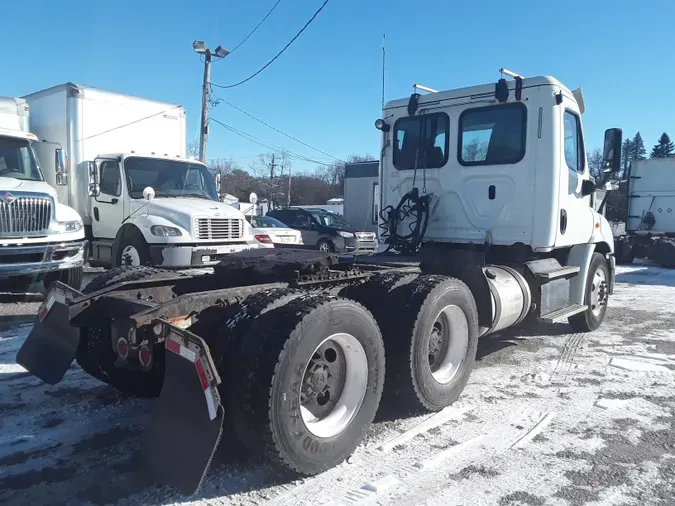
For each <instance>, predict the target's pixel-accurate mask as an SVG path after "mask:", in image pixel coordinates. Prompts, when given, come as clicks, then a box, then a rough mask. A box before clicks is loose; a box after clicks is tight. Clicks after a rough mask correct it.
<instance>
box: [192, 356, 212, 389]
mask: <svg viewBox="0 0 675 506" xmlns="http://www.w3.org/2000/svg"><path fill="white" fill-rule="evenodd" d="M195 367H196V368H197V375H198V376H199V381H201V383H202V390H206V389H208V388H209V381H208V379H207V378H206V372H205V371H204V367H203V366H202V363H201V361H200V360H197V361H196V362H195Z"/></svg>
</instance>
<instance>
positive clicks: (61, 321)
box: [16, 283, 82, 385]
mask: <svg viewBox="0 0 675 506" xmlns="http://www.w3.org/2000/svg"><path fill="white" fill-rule="evenodd" d="M80 295H82V294H81V293H80V292H78V291H76V290H74V289H72V288H70V287H68V286H67V285H64V284H62V283H55V284H54V285H52V289H51V290H50V291H49V293H48V294H47V297H46V298H45V301H44V302H43V304H42V305H41V306H40V309H39V311H38V316H37V317H36V318H35V321H34V323H33V328H32V330H31V331H30V334H28V337H27V338H26V340H25V341H24V343H23V345H22V346H21V348H20V349H19V351H18V353H17V354H16V362H17V364H19V365H20V366H22V367H24V368H25V369H27V370H28V371H30V372H31V373H32V374H34V375H35V376H37V377H38V378H40V379H41V380H42V381H44V382H45V383H48V384H50V385H55V384H56V383H58V382H59V381H61V380H62V379H63V376H64V374H65V373H66V371H67V370H68V368H69V367H70V364H71V363H72V361H73V359H74V358H75V352H76V351H77V346H78V344H79V343H80V329H79V328H76V327H71V326H70V317H69V305H70V303H71V301H72V300H73V299H75V298H77V297H78V296H80Z"/></svg>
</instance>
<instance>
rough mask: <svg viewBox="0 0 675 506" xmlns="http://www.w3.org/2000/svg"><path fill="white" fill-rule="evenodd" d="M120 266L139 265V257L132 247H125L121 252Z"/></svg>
mask: <svg viewBox="0 0 675 506" xmlns="http://www.w3.org/2000/svg"><path fill="white" fill-rule="evenodd" d="M122 265H141V256H140V255H139V254H138V250H137V249H136V248H134V247H133V246H131V245H129V246H125V247H124V249H123V250H122Z"/></svg>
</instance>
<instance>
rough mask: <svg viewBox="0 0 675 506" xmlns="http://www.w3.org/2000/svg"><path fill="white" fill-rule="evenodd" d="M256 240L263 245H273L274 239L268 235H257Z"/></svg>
mask: <svg viewBox="0 0 675 506" xmlns="http://www.w3.org/2000/svg"><path fill="white" fill-rule="evenodd" d="M255 240H256V241H258V242H260V243H262V244H272V239H270V236H269V235H267V234H257V235H256V236H255Z"/></svg>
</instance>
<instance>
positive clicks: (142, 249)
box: [112, 226, 151, 267]
mask: <svg viewBox="0 0 675 506" xmlns="http://www.w3.org/2000/svg"><path fill="white" fill-rule="evenodd" d="M112 264H113V267H121V266H123V265H151V261H150V248H149V247H148V243H147V242H145V238H144V237H143V234H141V232H140V230H138V229H137V228H136V227H133V226H131V227H127V228H123V229H122V230H120V233H119V234H118V236H117V237H116V238H115V244H114V245H113V259H112Z"/></svg>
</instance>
